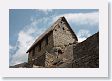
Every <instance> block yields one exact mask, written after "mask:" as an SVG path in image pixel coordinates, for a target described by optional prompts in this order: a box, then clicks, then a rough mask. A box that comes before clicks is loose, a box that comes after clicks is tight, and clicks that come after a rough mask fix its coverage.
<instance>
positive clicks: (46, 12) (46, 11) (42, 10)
mask: <svg viewBox="0 0 112 81" xmlns="http://www.w3.org/2000/svg"><path fill="white" fill-rule="evenodd" d="M37 11H41V12H43V13H44V14H46V15H47V14H48V13H49V12H52V11H53V10H52V9H38V10H37Z"/></svg>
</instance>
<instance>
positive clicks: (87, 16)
mask: <svg viewBox="0 0 112 81" xmlns="http://www.w3.org/2000/svg"><path fill="white" fill-rule="evenodd" d="M62 16H64V17H65V18H67V20H68V21H69V22H71V23H75V24H78V25H84V24H88V25H95V24H98V23H99V14H98V12H91V13H69V14H62V15H59V16H56V17H55V18H54V21H55V20H57V19H58V18H59V17H62Z"/></svg>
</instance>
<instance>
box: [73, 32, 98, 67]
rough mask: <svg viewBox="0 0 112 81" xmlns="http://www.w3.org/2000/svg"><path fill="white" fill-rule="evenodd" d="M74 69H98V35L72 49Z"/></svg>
mask: <svg viewBox="0 0 112 81" xmlns="http://www.w3.org/2000/svg"><path fill="white" fill-rule="evenodd" d="M73 53H74V62H73V67H74V68H98V67H99V33H96V34H94V35H92V36H91V37H89V38H87V39H86V40H85V41H83V42H81V43H79V44H77V46H76V47H74V49H73Z"/></svg>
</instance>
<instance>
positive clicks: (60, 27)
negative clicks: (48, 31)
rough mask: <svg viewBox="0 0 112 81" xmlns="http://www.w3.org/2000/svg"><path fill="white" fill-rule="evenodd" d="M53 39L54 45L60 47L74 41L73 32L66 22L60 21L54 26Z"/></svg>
mask: <svg viewBox="0 0 112 81" xmlns="http://www.w3.org/2000/svg"><path fill="white" fill-rule="evenodd" d="M53 39H54V46H55V47H62V48H64V47H65V46H66V45H69V43H74V42H76V40H75V38H74V35H73V33H71V31H70V29H69V28H68V27H67V24H66V23H65V22H62V21H61V22H59V24H57V25H56V27H55V28H54V31H53Z"/></svg>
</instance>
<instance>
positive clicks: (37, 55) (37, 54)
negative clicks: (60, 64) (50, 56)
mask: <svg viewBox="0 0 112 81" xmlns="http://www.w3.org/2000/svg"><path fill="white" fill-rule="evenodd" d="M47 36H48V45H46V37H45V38H43V39H42V40H41V41H40V43H41V50H40V51H39V44H40V43H39V44H37V45H35V47H34V48H33V49H32V50H31V51H30V52H29V58H28V63H30V64H32V63H33V60H36V59H40V57H41V56H42V55H43V54H45V52H46V51H50V50H51V49H52V48H53V46H54V45H53V33H52V32H50V33H49V34H48V35H47ZM34 49H35V50H34ZM33 53H34V54H33ZM38 61H39V62H41V59H40V60H38ZM44 64H45V63H44ZM44 64H43V66H44Z"/></svg>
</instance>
